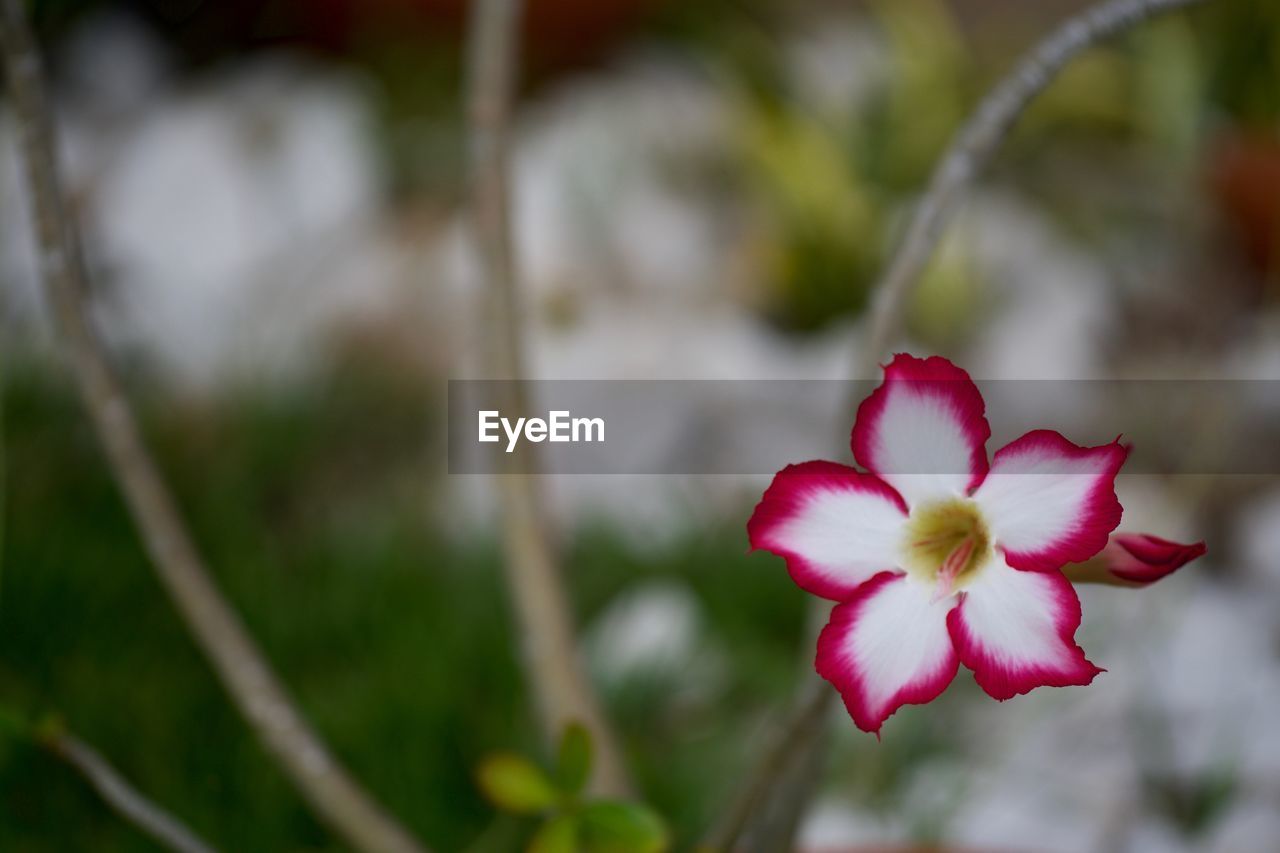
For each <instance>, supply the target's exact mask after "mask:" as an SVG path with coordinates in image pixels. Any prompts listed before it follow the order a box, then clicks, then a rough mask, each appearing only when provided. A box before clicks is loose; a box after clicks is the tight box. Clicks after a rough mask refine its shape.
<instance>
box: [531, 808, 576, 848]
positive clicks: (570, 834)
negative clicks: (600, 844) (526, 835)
mask: <svg viewBox="0 0 1280 853" xmlns="http://www.w3.org/2000/svg"><path fill="white" fill-rule="evenodd" d="M577 851H578V819H577V818H576V817H574V816H573V815H567V814H562V815H556V816H555V817H553V818H551V819H549V820H548V821H547V822H546V823H544V824H543V825H542V826H541V827H539V828H538V832H537V833H536V834H535V835H534V836H533V840H532V841H530V842H529V851H528V853H577Z"/></svg>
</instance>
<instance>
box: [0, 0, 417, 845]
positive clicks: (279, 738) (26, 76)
mask: <svg viewBox="0 0 1280 853" xmlns="http://www.w3.org/2000/svg"><path fill="white" fill-rule="evenodd" d="M22 6H23V4H22V0H0V52H2V53H3V60H4V65H5V70H6V73H7V76H8V78H9V87H10V90H11V92H12V95H13V109H14V114H15V117H16V119H17V123H18V128H19V131H20V136H21V140H20V141H21V149H22V152H23V155H24V156H23V159H24V161H25V166H26V180H27V185H28V190H29V194H30V196H31V199H32V203H33V205H34V213H35V224H36V232H37V238H38V249H39V260H40V274H41V278H42V280H43V284H44V289H45V294H46V297H47V298H48V300H49V301H50V303H51V307H52V309H53V314H54V317H55V320H56V322H57V325H58V327H59V329H60V331H61V333H62V336H63V338H64V341H65V345H66V350H67V356H68V358H69V360H70V364H71V369H72V371H73V372H74V374H75V377H76V380H77V382H78V384H79V388H80V394H81V397H82V398H83V401H84V405H85V407H86V409H87V410H88V413H89V416H90V419H91V420H92V422H93V426H94V428H95V430H96V432H97V437H98V440H99V441H100V442H101V444H102V447H103V450H104V451H105V453H106V457H107V462H108V464H109V466H110V468H111V472H112V475H113V476H114V477H115V480H116V483H117V484H118V486H119V488H120V490H121V491H122V492H123V493H124V498H125V502H126V503H127V504H128V507H129V511H130V513H131V515H132V517H133V521H134V524H135V525H136V526H137V528H138V531H139V533H140V534H141V536H142V539H143V542H144V544H145V546H146V549H147V553H148V554H149V555H150V557H151V562H152V565H153V566H154V568H155V571H156V575H157V576H158V577H159V579H160V581H161V583H162V584H163V585H164V587H165V589H166V590H167V591H168V593H169V596H170V597H171V598H172V599H173V602H174V604H175V605H176V606H177V609H178V612H179V614H180V615H181V617H182V618H183V620H184V621H185V623H186V625H187V628H188V629H189V630H190V631H191V633H192V635H193V637H194V638H195V640H196V643H197V644H198V645H199V646H200V648H201V649H202V650H203V651H204V653H205V654H206V655H207V656H208V658H209V660H210V662H211V663H212V664H213V667H214V670H215V671H216V672H217V674H218V676H219V677H220V678H221V680H222V683H223V686H224V687H225V688H226V689H227V692H228V693H230V695H231V698H232V699H233V700H234V702H235V704H236V706H237V707H238V708H239V709H240V712H241V714H242V715H243V716H244V718H245V720H246V721H247V722H248V723H249V725H250V727H251V728H252V729H253V730H254V731H255V733H256V734H257V735H258V737H259V738H260V739H261V741H262V743H263V744H264V745H265V746H266V748H267V751H268V753H270V755H271V756H273V757H274V759H275V760H276V761H277V762H279V764H280V766H281V768H282V769H283V770H284V772H285V774H286V776H288V777H289V779H290V780H291V781H292V782H293V783H294V785H295V786H296V787H297V789H298V791H299V792H300V793H301V794H302V795H303V797H304V798H305V799H306V800H307V802H308V803H310V805H311V807H312V809H313V811H314V812H315V813H316V815H317V816H318V817H319V818H320V819H321V820H322V821H323V822H324V823H326V824H328V825H329V827H330V828H331V829H333V830H334V831H335V832H337V833H338V834H339V835H341V836H342V837H343V838H345V839H346V840H347V842H348V843H350V844H351V845H352V846H353V847H355V848H357V849H359V850H367V851H395V853H406V852H407V851H416V850H420V849H421V848H420V846H419V845H418V843H417V842H415V841H414V840H413V838H412V837H411V836H410V835H409V834H408V833H407V832H406V831H405V830H404V829H402V828H401V827H400V825H399V824H398V823H396V822H395V820H394V819H392V818H391V817H390V816H389V815H387V814H386V813H385V812H383V811H382V809H381V808H380V807H379V806H378V805H377V804H376V803H375V802H374V801H373V800H372V799H371V798H370V797H369V796H368V795H367V794H366V793H365V792H364V791H363V790H362V789H361V788H360V787H359V785H358V784H357V783H356V782H355V781H354V780H353V779H352V778H351V777H350V776H348V775H347V773H346V771H345V770H344V769H343V768H342V766H341V765H340V764H339V763H338V762H337V760H336V759H335V758H334V757H333V756H332V755H331V754H330V753H329V750H328V748H327V747H326V746H325V745H324V743H323V742H322V741H321V740H320V738H319V736H318V735H317V734H316V733H315V732H314V731H313V730H312V729H311V727H310V725H309V724H308V723H307V722H306V720H305V719H303V717H302V715H301V714H300V713H299V711H298V710H297V708H296V707H295V706H294V704H293V701H292V699H290V697H289V696H288V694H287V693H286V691H285V689H284V687H283V686H282V685H281V683H280V682H279V680H278V679H277V678H276V675H275V673H274V672H273V671H272V670H271V667H270V665H269V664H268V663H267V661H266V659H265V658H264V657H263V656H262V653H261V652H260V651H259V650H258V648H257V646H256V645H255V644H254V642H253V639H252V638H251V637H250V636H249V633H248V632H247V630H246V629H245V627H244V625H243V623H242V622H241V621H240V618H239V616H238V615H237V614H236V612H235V610H234V609H232V607H231V605H230V604H229V603H228V602H227V600H226V599H225V598H224V597H223V595H222V593H221V592H220V591H219V589H218V587H217V586H216V584H215V583H214V581H213V579H212V578H211V577H210V575H209V572H208V570H207V569H206V567H205V564H204V561H203V559H202V558H201V556H200V554H199V552H198V551H197V550H196V547H195V544H194V543H193V542H192V539H191V536H190V534H189V533H188V532H187V528H186V525H185V523H184V521H183V519H182V517H181V515H180V514H179V512H178V509H177V505H176V503H175V502H174V499H173V496H172V495H171V494H170V492H169V489H168V487H167V486H166V484H165V482H164V479H163V478H162V476H161V474H160V471H159V468H158V466H157V465H156V463H155V460H154V459H153V458H152V456H151V453H150V451H149V449H148V448H147V446H146V444H145V443H144V442H143V440H142V436H141V434H140V433H139V430H138V426H137V422H136V420H135V418H134V415H133V412H132V410H131V409H130V408H129V403H128V401H127V400H126V398H125V394H124V390H123V387H122V385H121V383H120V380H119V378H118V377H117V376H116V374H115V372H114V371H113V369H112V367H111V364H110V363H109V361H108V360H107V356H106V353H105V351H104V348H103V346H102V343H101V341H100V339H99V338H98V335H97V332H96V331H95V329H94V328H93V326H92V325H91V323H90V321H89V318H88V309H87V306H86V304H85V293H86V291H87V282H86V278H87V277H86V274H85V270H84V260H83V256H82V254H81V248H80V240H79V236H78V234H77V231H76V227H75V225H74V223H73V222H72V220H71V218H70V217H69V216H67V214H66V211H65V208H64V204H65V201H64V198H63V194H62V190H61V182H60V179H59V175H58V168H57V160H56V153H55V152H56V151H57V147H56V145H55V137H54V128H53V120H52V115H51V111H50V106H49V103H48V100H47V98H46V95H45V83H44V78H43V73H42V70H41V64H40V56H39V53H38V51H37V49H36V44H35V40H34V38H33V37H32V34H31V32H30V29H29V28H28V26H27V21H26V18H25V16H24V14H23V10H22Z"/></svg>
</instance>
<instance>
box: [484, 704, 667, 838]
mask: <svg viewBox="0 0 1280 853" xmlns="http://www.w3.org/2000/svg"><path fill="white" fill-rule="evenodd" d="M591 761H592V748H591V737H590V735H589V734H588V733H587V730H586V729H585V728H584V727H583V726H581V725H578V724H576V723H574V724H571V725H569V726H567V727H566V728H565V731H564V735H563V736H562V737H561V739H560V748H559V753H558V755H557V757H556V762H555V767H554V768H553V769H552V770H551V771H550V772H548V771H546V770H545V769H543V768H542V767H540V766H538V765H537V764H536V763H534V762H533V761H531V760H530V759H528V758H525V757H524V756H522V755H517V754H515V753H509V752H502V753H495V754H493V755H490V756H489V757H487V758H486V759H485V760H484V761H483V762H481V764H480V767H479V769H478V771H477V773H476V779H477V782H478V784H479V786H480V790H481V791H482V792H484V795H485V796H486V797H487V798H488V799H489V801H490V802H492V803H493V804H494V806H496V807H497V808H498V809H500V810H501V811H504V812H507V813H509V814H513V815H523V816H537V817H540V818H541V819H542V822H541V824H540V825H539V827H538V829H537V831H536V832H535V833H534V836H533V838H532V840H531V841H530V842H529V846H528V850H529V853H579V851H580V853H660V851H663V850H666V849H667V830H666V827H665V826H664V824H663V822H662V819H661V818H660V817H659V816H658V815H657V814H655V813H654V812H653V810H652V809H650V808H648V807H647V806H645V805H643V804H640V803H632V802H626V801H623V800H610V799H588V798H584V797H583V795H582V794H583V788H584V786H585V785H586V783H587V778H588V777H589V776H590V774H591Z"/></svg>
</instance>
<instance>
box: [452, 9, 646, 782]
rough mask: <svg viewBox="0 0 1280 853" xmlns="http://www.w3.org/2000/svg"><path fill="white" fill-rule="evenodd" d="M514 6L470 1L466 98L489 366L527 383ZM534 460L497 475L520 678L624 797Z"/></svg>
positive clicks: (513, 399)
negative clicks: (515, 247)
mask: <svg viewBox="0 0 1280 853" xmlns="http://www.w3.org/2000/svg"><path fill="white" fill-rule="evenodd" d="M520 6H521V4H520V2H519V0H475V2H473V3H472V17H471V36H470V45H469V52H470V56H469V61H470V68H469V82H468V92H467V101H468V110H469V117H470V145H471V152H470V153H471V181H472V199H471V201H472V216H473V230H474V239H475V250H476V255H477V260H478V263H479V268H480V270H481V273H482V275H483V277H484V282H485V285H486V288H487V290H488V297H489V299H488V306H487V307H488V312H487V313H488V316H487V318H486V319H487V321H488V322H487V323H486V328H485V329H484V334H483V335H482V336H481V338H482V339H484V340H486V341H487V342H488V343H489V344H490V346H491V347H492V348H493V349H492V352H490V353H489V354H488V355H489V357H490V363H489V364H488V365H487V369H488V370H489V371H491V373H492V375H493V376H494V377H496V378H500V379H506V380H519V379H523V378H525V371H524V364H523V361H524V359H523V334H522V327H521V312H520V287H519V281H518V277H517V274H516V264H515V261H514V258H513V256H512V240H511V222H510V201H509V199H510V188H509V175H508V160H509V153H510V151H509V149H510V145H511V128H510V123H511V104H512V93H513V89H514V86H515V80H516V67H515V65H516V61H517V48H518V26H519V20H520ZM503 388H504V392H505V397H504V399H502V400H501V401H500V403H501V405H503V406H505V407H507V408H509V409H511V410H514V411H521V412H523V411H527V409H528V405H527V403H528V401H527V400H526V399H525V396H526V395H525V393H524V388H523V386H522V385H521V383H520V382H518V381H512V382H505V383H503ZM531 458H532V457H531V455H528V456H523V457H513V458H512V459H510V460H509V464H508V466H507V468H506V470H504V471H503V473H502V474H500V475H499V477H498V480H499V487H500V490H501V504H502V534H503V542H504V548H505V556H506V559H505V564H506V573H507V585H508V587H509V589H510V594H511V597H512V602H513V605H514V607H515V611H516V620H517V624H518V627H519V636H520V639H521V644H522V649H521V652H522V654H523V656H524V663H525V671H526V676H527V679H528V681H529V684H530V687H531V688H532V691H533V694H534V699H535V702H536V705H537V708H538V714H539V718H540V720H541V723H542V727H543V732H544V735H545V737H546V739H547V741H548V743H551V744H554V743H555V741H556V739H557V738H558V737H559V736H560V733H561V732H562V731H563V730H564V727H565V726H566V725H568V724H569V723H571V722H574V721H577V722H580V723H582V724H583V725H584V726H586V727H587V729H588V730H589V731H590V732H591V735H592V739H593V740H594V742H595V745H596V756H597V760H596V762H595V771H594V773H593V777H592V782H591V787H592V789H593V790H594V791H595V792H597V793H600V794H609V795H625V794H626V793H627V792H628V790H629V788H630V785H629V783H628V780H627V774H626V768H625V764H624V763H623V760H622V753H621V750H620V749H619V747H618V743H617V739H616V737H615V736H614V734H613V731H612V730H611V729H610V728H609V725H608V723H607V721H606V719H605V716H604V713H603V711H602V710H601V706H600V702H599V699H598V698H597V697H596V695H595V692H594V691H593V689H592V687H591V683H590V681H589V680H588V679H587V676H586V672H585V670H584V668H583V664H582V660H581V658H580V657H579V655H578V651H577V647H576V644H575V642H574V629H573V619H572V616H571V614H570V610H569V604H568V596H567V594H566V592H565V589H564V582H563V580H562V577H561V571H560V566H559V563H558V555H557V553H556V548H555V545H554V543H553V539H552V535H551V531H550V527H549V525H548V523H547V519H546V517H545V516H544V515H543V513H542V506H543V502H542V500H541V499H540V496H539V493H538V492H539V490H538V485H539V481H538V476H537V475H538V473H539V472H538V469H537V465H536V463H534V462H532V461H529V460H530V459H531Z"/></svg>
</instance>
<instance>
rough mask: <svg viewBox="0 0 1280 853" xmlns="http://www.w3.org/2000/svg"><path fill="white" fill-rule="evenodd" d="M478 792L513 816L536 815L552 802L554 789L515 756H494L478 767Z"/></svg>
mask: <svg viewBox="0 0 1280 853" xmlns="http://www.w3.org/2000/svg"><path fill="white" fill-rule="evenodd" d="M476 780H477V781H478V782H479V784H480V790H481V791H482V792H483V793H484V795H485V796H486V797H488V798H489V800H490V801H491V802H492V803H493V804H494V805H495V806H497V807H498V808H500V809H502V810H503V811H508V812H512V813H514V814H537V813H539V812H544V811H546V810H547V809H549V808H551V806H553V805H554V804H555V802H556V789H555V786H554V785H552V784H551V780H550V779H548V778H547V774H545V773H543V772H542V770H541V769H540V768H538V767H537V766H535V765H534V764H533V762H531V761H529V760H528V759H527V758H524V757H522V756H519V755H514V754H512V753H505V752H504V753H498V754H496V755H491V756H489V757H488V758H486V759H485V760H484V761H482V762H481V763H480V769H479V771H478V772H477V773H476Z"/></svg>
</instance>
